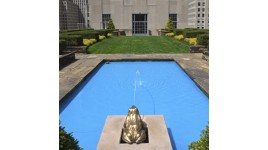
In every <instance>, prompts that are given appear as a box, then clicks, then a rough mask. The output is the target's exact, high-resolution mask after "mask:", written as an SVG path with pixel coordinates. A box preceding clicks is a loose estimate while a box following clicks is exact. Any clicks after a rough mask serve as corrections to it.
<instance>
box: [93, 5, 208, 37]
mask: <svg viewBox="0 0 268 150" xmlns="http://www.w3.org/2000/svg"><path fill="white" fill-rule="evenodd" d="M193 1H194V2H193ZM199 1H200V2H203V1H204V2H205V3H206V2H207V1H208V0H90V1H89V7H90V8H89V9H90V13H89V15H90V26H91V27H92V28H94V29H105V28H106V27H107V21H108V20H109V19H110V18H111V19H112V20H113V23H114V25H115V27H116V28H117V29H121V30H124V31H125V32H126V34H127V35H157V34H158V30H159V29H163V28H165V25H166V23H167V20H168V18H171V20H172V22H173V25H174V26H175V27H176V28H178V29H179V28H189V27H193V28H197V27H200V28H202V27H203V28H208V25H207V24H206V23H205V21H208V17H207V18H206V17H205V16H204V18H202V15H203V13H201V14H202V15H201V17H199V19H198V17H195V18H193V19H195V20H190V19H189V17H193V16H192V14H193V15H194V16H196V15H197V14H196V13H197V11H196V10H198V8H199V7H198V6H196V7H195V9H193V8H191V7H192V4H194V5H198V3H199ZM206 7H208V4H205V6H203V3H202V6H200V9H201V10H203V8H204V9H205V13H204V15H205V14H206V13H207V14H208V9H207V8H206ZM193 10H194V11H193ZM198 20H199V21H200V22H202V21H204V23H203V24H204V25H203V24H200V25H199V24H197V23H196V22H197V21H198ZM194 21H195V22H194ZM193 23H195V24H193Z"/></svg>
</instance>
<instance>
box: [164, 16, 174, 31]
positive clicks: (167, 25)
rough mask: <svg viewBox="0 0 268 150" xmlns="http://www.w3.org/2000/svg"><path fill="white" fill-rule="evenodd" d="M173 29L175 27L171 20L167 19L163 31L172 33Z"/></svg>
mask: <svg viewBox="0 0 268 150" xmlns="http://www.w3.org/2000/svg"><path fill="white" fill-rule="evenodd" d="M174 29H175V27H174V26H173V24H172V20H171V19H170V18H169V19H168V21H167V24H166V26H165V30H167V31H173V30H174Z"/></svg>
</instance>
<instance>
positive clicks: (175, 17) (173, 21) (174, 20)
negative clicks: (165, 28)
mask: <svg viewBox="0 0 268 150" xmlns="http://www.w3.org/2000/svg"><path fill="white" fill-rule="evenodd" d="M169 18H170V19H171V21H172V24H173V26H174V27H175V28H177V14H169Z"/></svg>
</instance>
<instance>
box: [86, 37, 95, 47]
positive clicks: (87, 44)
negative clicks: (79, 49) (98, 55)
mask: <svg viewBox="0 0 268 150" xmlns="http://www.w3.org/2000/svg"><path fill="white" fill-rule="evenodd" d="M96 42H97V40H96V39H83V44H84V45H86V46H90V45H92V44H94V43H96Z"/></svg>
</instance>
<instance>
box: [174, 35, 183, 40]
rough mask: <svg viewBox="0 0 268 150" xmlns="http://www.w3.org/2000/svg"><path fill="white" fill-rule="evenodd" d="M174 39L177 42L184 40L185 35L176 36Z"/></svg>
mask: <svg viewBox="0 0 268 150" xmlns="http://www.w3.org/2000/svg"><path fill="white" fill-rule="evenodd" d="M174 38H175V39H176V40H182V39H183V35H182V34H180V35H176V36H174Z"/></svg>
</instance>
